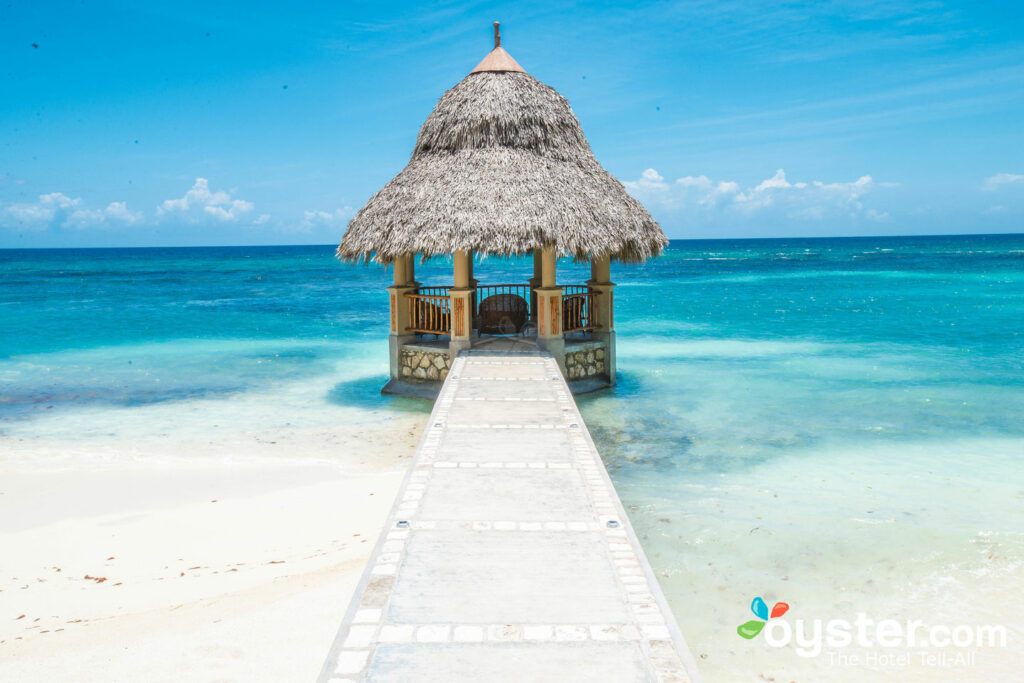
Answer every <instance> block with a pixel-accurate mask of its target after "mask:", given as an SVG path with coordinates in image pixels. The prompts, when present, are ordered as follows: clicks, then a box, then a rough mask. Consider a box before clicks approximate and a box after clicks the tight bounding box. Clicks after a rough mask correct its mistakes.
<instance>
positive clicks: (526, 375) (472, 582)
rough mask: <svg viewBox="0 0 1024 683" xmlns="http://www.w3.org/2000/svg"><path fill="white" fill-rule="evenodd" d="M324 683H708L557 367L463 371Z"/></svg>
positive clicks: (532, 360) (495, 360)
mask: <svg viewBox="0 0 1024 683" xmlns="http://www.w3.org/2000/svg"><path fill="white" fill-rule="evenodd" d="M320 680H321V681H364V680H365V681H401V682H407V681H445V682H448V681H559V682H563V681H691V680H697V672H696V667H695V665H694V664H693V660H692V657H691V656H690V653H689V651H688V650H687V648H686V644H685V643H684V642H683V638H682V636H681V635H680V634H679V629H678V628H677V626H676V624H675V621H674V619H673V617H672V614H671V613H670V612H669V610H668V607H667V605H666V604H665V599H664V597H663V596H662V594H661V589H660V588H659V587H658V582H657V581H656V580H655V578H654V576H653V574H652V573H651V568H650V566H649V565H648V563H647V559H646V558H645V557H644V554H643V551H642V550H641V549H640V546H639V545H638V544H637V541H636V537H635V535H634V534H633V530H632V528H631V527H630V525H629V521H628V520H627V519H626V516H625V513H624V512H623V509H622V505H621V503H620V502H619V499H618V496H617V495H616V494H615V490H614V489H613V488H612V484H611V480H610V479H609V478H608V474H607V472H606V471H605V469H604V465H603V464H602V462H601V458H600V456H599V455H598V453H597V450H596V449H595V448H594V444H593V441H591V439H590V434H589V433H588V432H587V428H586V425H584V424H583V420H582V418H581V417H580V413H579V411H578V410H577V408H576V404H575V402H574V401H573V399H572V396H571V395H570V393H569V389H568V387H567V386H566V383H565V380H564V379H563V378H562V375H561V373H560V372H559V370H558V366H557V364H556V363H555V361H554V359H552V358H551V357H550V356H546V355H545V354H543V353H542V352H537V351H532V352H529V351H527V352H518V353H517V352H512V351H498V350H486V351H485V350H474V351H470V352H469V353H463V354H461V355H460V356H459V357H458V358H457V359H456V360H455V362H454V363H453V365H452V370H451V373H450V374H449V376H448V379H447V380H446V381H445V384H444V387H443V388H442V390H441V393H440V395H439V396H438V399H437V402H436V403H435V405H434V410H433V413H431V416H430V422H429V423H428V424H427V428H426V431H425V432H424V435H423V439H422V441H421V442H420V445H419V447H418V449H417V451H416V455H415V458H414V460H413V463H412V466H411V469H410V472H409V474H408V476H407V478H406V481H405V483H404V485H403V486H402V489H401V491H400V492H399V494H398V500H397V501H396V503H395V507H394V509H393V511H392V514H391V517H390V518H389V520H388V524H387V527H386V529H385V532H384V533H383V535H382V537H381V539H380V541H379V542H378V545H377V548H376V550H375V551H374V554H373V556H372V557H371V558H370V562H369V565H368V566H367V569H366V572H365V574H364V576H363V579H362V582H361V583H360V585H359V587H358V588H357V589H356V594H355V596H354V597H353V599H352V603H351V605H350V606H349V609H348V612H347V613H346V615H345V620H344V623H343V624H342V626H341V629H340V631H339V632H338V636H337V638H336V640H335V642H334V646H333V647H332V649H331V653H330V655H329V657H328V659H327V662H326V663H325V665H324V669H323V673H322V674H321V677H320Z"/></svg>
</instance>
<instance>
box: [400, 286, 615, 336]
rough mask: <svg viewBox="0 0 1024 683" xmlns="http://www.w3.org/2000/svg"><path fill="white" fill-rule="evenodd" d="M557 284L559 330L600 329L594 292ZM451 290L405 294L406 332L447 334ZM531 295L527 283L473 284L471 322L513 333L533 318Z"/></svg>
mask: <svg viewBox="0 0 1024 683" xmlns="http://www.w3.org/2000/svg"><path fill="white" fill-rule="evenodd" d="M559 287H560V288H561V290H562V332H564V333H565V334H570V333H572V332H587V331H590V330H596V329H600V327H601V326H600V325H599V324H598V320H597V307H596V301H595V297H596V296H597V292H596V291H595V290H592V289H591V288H590V287H588V286H587V285H559ZM451 289H452V287H451V286H450V285H437V286H430V287H420V288H419V289H417V290H416V292H415V293H414V294H406V295H405V296H406V297H407V298H408V299H409V331H410V332H418V333H420V334H436V335H442V334H445V335H446V334H449V333H450V331H451V298H450V291H451ZM532 294H533V292H532V291H531V290H530V286H529V285H527V284H514V283H513V284H502V285H477V288H476V292H475V293H474V296H473V300H472V311H473V318H474V322H475V324H476V325H478V326H479V327H480V331H481V332H482V333H484V334H488V333H490V334H511V333H515V332H516V331H518V330H520V329H522V326H523V324H525V321H526V320H532V319H533V318H534V315H535V312H534V310H533V307H534V303H533V302H534V297H533V296H532ZM488 300H489V301H488ZM485 302H487V303H485ZM524 309H525V310H524ZM492 318H494V320H492ZM521 318H522V319H521ZM484 328H487V329H486V330H485V329H484ZM506 328H508V329H506ZM512 328H516V329H512Z"/></svg>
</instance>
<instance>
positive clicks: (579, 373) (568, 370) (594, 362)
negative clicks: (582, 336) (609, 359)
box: [565, 344, 606, 380]
mask: <svg viewBox="0 0 1024 683" xmlns="http://www.w3.org/2000/svg"><path fill="white" fill-rule="evenodd" d="M604 360H605V351H604V346H602V345H600V344H586V345H584V346H583V347H582V348H580V347H571V346H567V347H566V349H565V375H566V379H569V380H574V379H586V378H588V377H597V376H598V375H604V374H605V373H606V370H605V363H604Z"/></svg>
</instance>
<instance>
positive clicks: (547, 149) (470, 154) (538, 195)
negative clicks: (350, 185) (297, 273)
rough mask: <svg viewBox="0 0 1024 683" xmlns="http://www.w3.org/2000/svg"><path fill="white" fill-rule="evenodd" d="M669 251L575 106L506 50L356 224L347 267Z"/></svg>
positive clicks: (453, 102)
mask: <svg viewBox="0 0 1024 683" xmlns="http://www.w3.org/2000/svg"><path fill="white" fill-rule="evenodd" d="M666 244H668V240H667V239H666V238H665V234H664V233H663V232H662V230H661V228H660V227H659V226H658V223H657V222H656V221H655V220H654V219H653V218H651V215H650V214H649V213H647V210H646V209H644V207H643V206H642V205H641V204H640V202H638V201H637V200H635V199H633V198H632V197H630V196H629V194H628V193H627V192H626V190H625V188H624V187H623V186H622V183H620V182H619V181H618V180H616V179H615V178H613V177H612V176H611V175H610V174H609V173H608V172H607V171H605V170H604V169H603V168H602V167H601V165H600V164H599V163H598V162H597V159H595V158H594V154H593V152H591V150H590V145H589V144H587V139H586V137H584V135H583V130H582V129H581V128H580V123H579V121H578V120H577V119H576V116H575V114H573V112H572V109H571V108H570V107H569V102H568V101H567V100H566V99H565V98H564V97H562V96H561V95H559V94H558V93H557V92H556V91H555V90H554V89H553V88H550V87H548V86H546V85H544V84H543V83H541V82H540V81H538V80H537V79H536V78H534V77H533V76H530V75H529V74H527V73H526V72H525V71H523V70H522V68H521V67H520V66H519V65H518V64H517V63H516V61H515V60H514V59H512V57H511V56H509V54H508V53H507V52H505V50H503V49H502V48H501V47H500V44H499V45H498V46H496V47H495V49H494V50H493V51H492V52H491V53H490V54H489V55H488V56H487V57H486V58H485V59H484V60H483V61H482V62H481V63H480V65H479V66H478V67H477V68H476V69H474V71H473V72H472V73H470V74H469V75H468V76H466V77H465V78H464V79H462V81H461V82H460V83H459V84H458V85H456V86H455V87H454V88H452V89H451V90H449V91H448V92H446V93H445V94H444V95H443V96H442V97H441V100H440V101H439V102H438V103H437V106H436V107H435V108H434V111H433V112H432V113H431V114H430V116H429V117H427V120H426V122H425V123H424V124H423V128H422V129H420V134H419V137H418V138H417V140H416V148H415V149H414V150H413V154H412V160H411V161H410V162H409V164H408V165H407V166H406V167H405V169H403V170H402V172H401V173H399V174H398V175H397V176H395V178H394V179H393V180H392V181H391V182H389V183H388V184H387V185H385V186H384V187H383V188H382V189H381V190H380V191H379V192H378V193H377V194H375V195H374V196H373V197H371V198H370V201H368V202H367V203H366V206H364V207H363V208H362V209H360V211H359V213H357V214H356V216H355V218H353V219H352V221H351V222H350V223H349V225H348V230H347V231H346V232H345V236H344V238H343V239H342V241H341V246H339V247H338V256H339V257H341V258H344V259H346V260H359V259H362V258H371V257H372V258H374V259H375V260H377V261H380V262H383V263H388V262H390V261H392V260H393V259H394V258H395V257H396V256H399V255H402V254H408V253H415V252H419V253H421V254H422V255H423V256H424V257H428V256H433V255H440V254H451V253H453V252H454V251H456V250H467V251H468V250H473V251H476V252H477V253H481V254H497V255H513V254H524V253H528V252H530V251H532V250H533V249H536V248H540V247H545V246H554V248H555V250H556V253H558V254H561V255H568V256H572V257H575V258H576V259H578V260H587V259H590V258H592V257H595V256H611V257H612V258H613V259H617V260H621V261H629V262H636V261H643V260H644V259H647V258H649V257H651V256H657V255H658V254H660V253H661V251H662V248H663V247H664V246H665V245H666Z"/></svg>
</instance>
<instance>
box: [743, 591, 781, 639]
mask: <svg viewBox="0 0 1024 683" xmlns="http://www.w3.org/2000/svg"><path fill="white" fill-rule="evenodd" d="M750 611H751V612H753V613H754V616H755V617H757V619H751V620H750V621H748V622H747V623H745V624H740V625H739V626H737V627H736V633H739V634H740V636H742V637H743V638H746V639H747V640H750V639H751V638H753V637H754V636H756V635H757V634H758V633H760V632H761V629H763V628H764V625H765V623H767V621H768V620H769V619H774V618H775V617H781V616H782V615H783V614H785V613H786V612H787V611H789V605H787V604H786V603H784V602H777V603H775V606H774V607H772V611H771V613H770V614H769V612H768V605H766V604H765V602H764V599H763V598H760V597H757V598H754V601H753V602H752V603H750Z"/></svg>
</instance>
